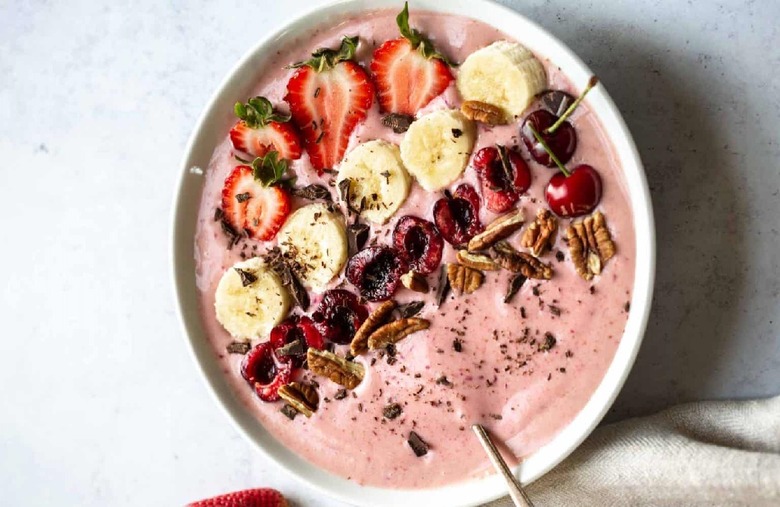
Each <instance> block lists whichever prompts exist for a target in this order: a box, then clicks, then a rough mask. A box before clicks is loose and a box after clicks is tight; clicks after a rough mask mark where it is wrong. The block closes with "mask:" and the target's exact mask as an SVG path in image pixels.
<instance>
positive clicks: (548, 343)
mask: <svg viewBox="0 0 780 507" xmlns="http://www.w3.org/2000/svg"><path fill="white" fill-rule="evenodd" d="M555 342H556V340H555V337H554V336H553V334H552V333H550V332H549V331H548V332H546V333H544V343H542V344H541V345H539V350H541V351H545V350H550V349H551V348H553V347H555Z"/></svg>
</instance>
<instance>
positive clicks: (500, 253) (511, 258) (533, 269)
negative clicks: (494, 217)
mask: <svg viewBox="0 0 780 507" xmlns="http://www.w3.org/2000/svg"><path fill="white" fill-rule="evenodd" d="M493 252H494V253H495V257H494V258H495V260H496V262H497V263H498V265H499V266H501V267H502V268H504V269H506V270H507V271H511V272H513V273H522V274H523V275H524V276H526V277H528V278H536V279H540V280H549V279H550V278H552V273H553V270H552V267H550V266H549V265H547V264H545V263H543V262H542V261H540V260H539V259H537V258H536V257H534V256H533V255H531V254H529V253H526V252H518V251H517V250H515V249H514V248H513V247H512V246H511V245H510V244H509V243H507V242H506V241H499V242H498V243H496V244H495V245H494V246H493Z"/></svg>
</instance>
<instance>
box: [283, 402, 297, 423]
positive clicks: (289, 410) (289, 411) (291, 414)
mask: <svg viewBox="0 0 780 507" xmlns="http://www.w3.org/2000/svg"><path fill="white" fill-rule="evenodd" d="M279 411H280V412H281V413H283V414H284V415H286V416H287V417H288V418H289V419H290V420H291V421H292V420H293V419H295V416H296V415H298V411H297V410H295V407H293V406H292V405H288V404H287V403H285V404H284V406H282V408H281V409H280V410H279Z"/></svg>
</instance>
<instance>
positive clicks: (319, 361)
mask: <svg viewBox="0 0 780 507" xmlns="http://www.w3.org/2000/svg"><path fill="white" fill-rule="evenodd" d="M306 362H307V363H308V365H309V370H310V371H311V372H312V373H314V374H315V375H320V376H323V377H327V378H329V379H330V380H332V381H333V382H335V383H337V384H339V385H341V386H344V387H346V388H347V389H354V388H356V387H357V386H358V385H359V384H360V382H362V381H363V377H364V376H365V374H366V369H365V367H364V366H363V365H362V364H360V363H356V362H354V361H347V360H346V359H345V358H343V357H341V356H337V355H336V354H334V353H332V352H328V351H327V350H317V349H309V352H308V353H307V354H306Z"/></svg>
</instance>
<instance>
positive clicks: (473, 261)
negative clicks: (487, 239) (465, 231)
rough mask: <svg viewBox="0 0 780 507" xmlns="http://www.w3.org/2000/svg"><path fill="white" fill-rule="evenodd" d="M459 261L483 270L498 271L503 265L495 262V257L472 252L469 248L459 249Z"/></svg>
mask: <svg viewBox="0 0 780 507" xmlns="http://www.w3.org/2000/svg"><path fill="white" fill-rule="evenodd" d="M457 258H458V262H460V263H461V264H463V265H464V266H466V267H469V268H474V269H479V270H481V271H498V270H499V269H501V266H499V265H498V264H496V263H495V262H493V259H491V258H490V257H488V256H487V255H484V254H478V253H471V252H469V251H467V250H458V253H457Z"/></svg>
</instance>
